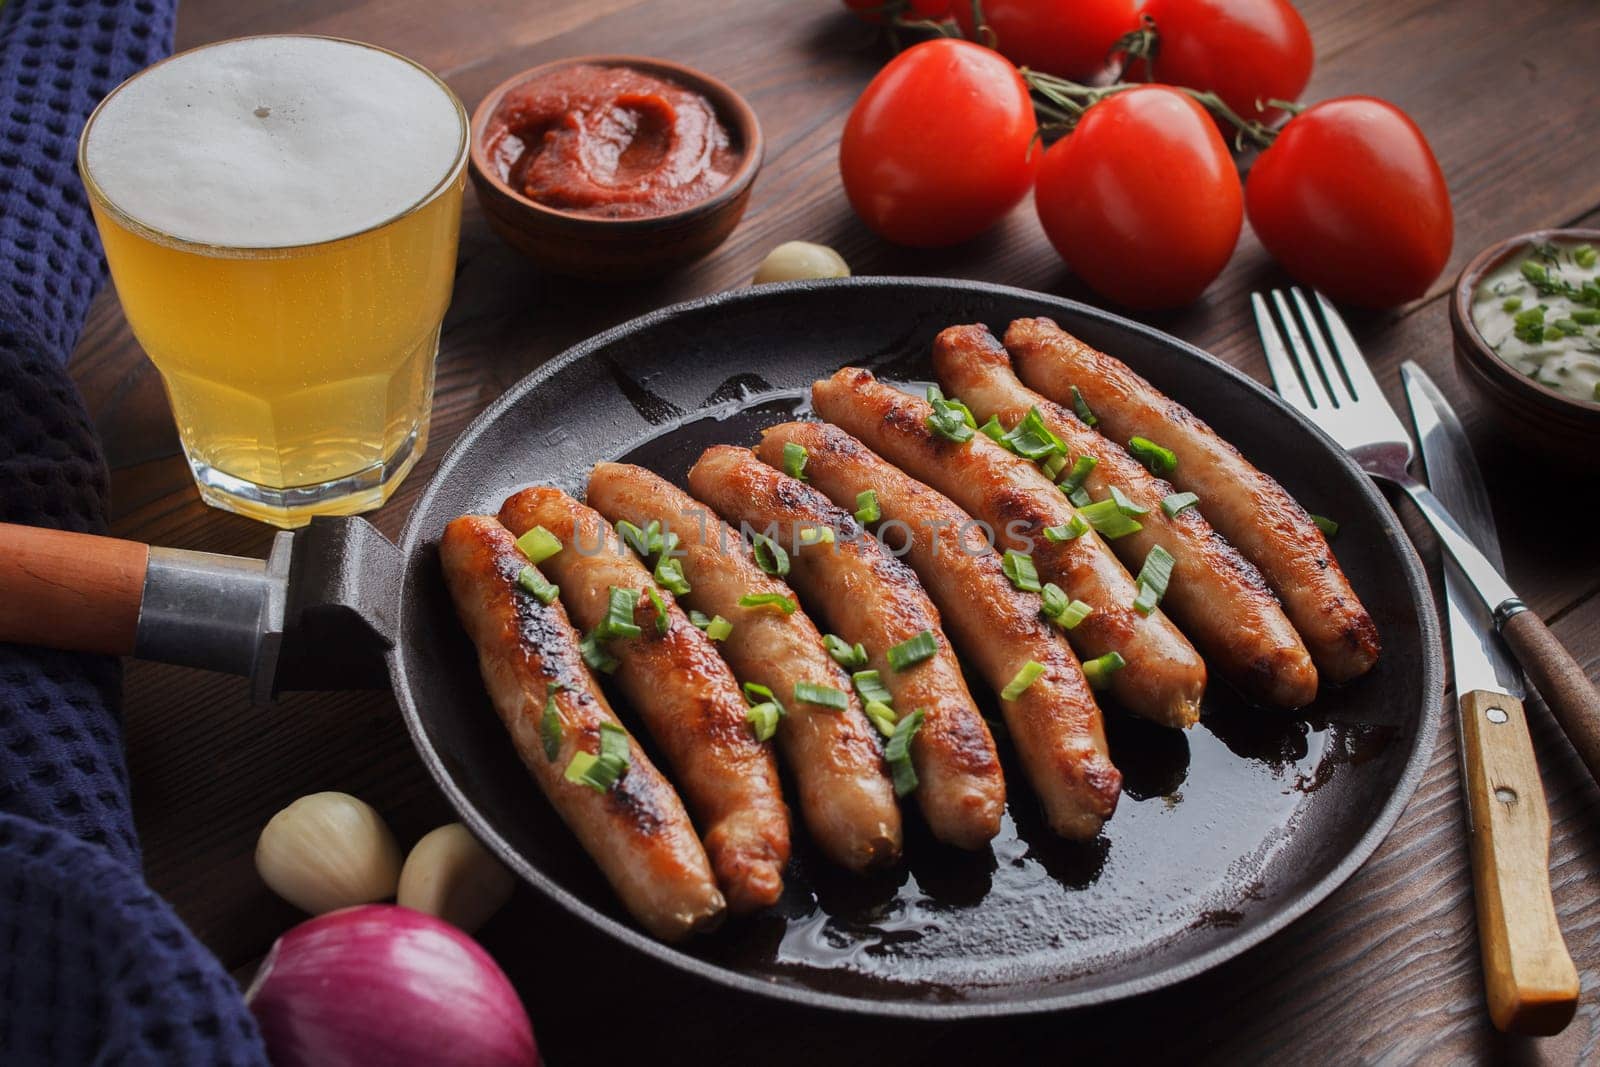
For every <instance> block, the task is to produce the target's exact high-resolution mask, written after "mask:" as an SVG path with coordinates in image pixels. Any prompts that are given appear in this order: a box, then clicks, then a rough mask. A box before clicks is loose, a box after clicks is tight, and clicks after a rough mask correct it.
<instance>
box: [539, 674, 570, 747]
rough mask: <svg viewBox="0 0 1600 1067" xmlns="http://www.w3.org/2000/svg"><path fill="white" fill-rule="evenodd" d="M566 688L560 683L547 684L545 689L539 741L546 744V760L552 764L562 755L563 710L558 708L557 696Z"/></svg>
mask: <svg viewBox="0 0 1600 1067" xmlns="http://www.w3.org/2000/svg"><path fill="white" fill-rule="evenodd" d="M565 688H566V687H565V686H563V685H562V684H561V683H560V682H547V683H545V687H544V692H545V699H544V714H543V715H541V716H539V740H540V741H541V742H542V743H543V744H544V758H545V759H547V760H549V761H550V762H551V763H554V762H555V761H556V757H557V756H559V755H561V709H560V708H559V707H557V706H556V694H557V693H559V692H561V690H562V689H565Z"/></svg>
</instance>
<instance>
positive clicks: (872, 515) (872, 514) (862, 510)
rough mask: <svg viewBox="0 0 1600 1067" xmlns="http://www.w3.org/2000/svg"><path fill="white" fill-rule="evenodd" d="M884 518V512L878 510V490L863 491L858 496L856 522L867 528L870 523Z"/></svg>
mask: <svg viewBox="0 0 1600 1067" xmlns="http://www.w3.org/2000/svg"><path fill="white" fill-rule="evenodd" d="M881 518H883V512H882V511H880V510H879V508H878V491H877V490H876V489H863V490H862V491H861V492H859V493H857V494H856V521H857V522H859V523H861V525H863V526H865V525H866V524H867V523H869V522H877V521H878V520H879V519H881Z"/></svg>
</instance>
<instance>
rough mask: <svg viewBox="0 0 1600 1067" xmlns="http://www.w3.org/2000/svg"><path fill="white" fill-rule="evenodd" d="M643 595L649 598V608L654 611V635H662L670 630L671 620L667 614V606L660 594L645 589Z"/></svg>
mask: <svg viewBox="0 0 1600 1067" xmlns="http://www.w3.org/2000/svg"><path fill="white" fill-rule="evenodd" d="M645 593H646V595H648V596H649V597H650V606H651V607H652V608H654V609H655V613H656V633H658V634H664V633H666V632H667V631H668V630H669V629H671V628H672V619H671V617H670V616H669V615H668V614H667V605H666V603H665V602H664V601H662V599H661V594H660V593H658V592H656V591H655V590H654V589H646V590H645Z"/></svg>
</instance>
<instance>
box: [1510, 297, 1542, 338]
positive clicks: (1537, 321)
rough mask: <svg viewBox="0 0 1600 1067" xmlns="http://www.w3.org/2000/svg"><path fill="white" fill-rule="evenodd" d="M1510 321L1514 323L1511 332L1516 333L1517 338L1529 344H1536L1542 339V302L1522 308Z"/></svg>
mask: <svg viewBox="0 0 1600 1067" xmlns="http://www.w3.org/2000/svg"><path fill="white" fill-rule="evenodd" d="M1511 321H1512V323H1513V324H1514V325H1513V328H1512V332H1513V333H1515V334H1516V335H1517V340H1519V341H1523V342H1525V343H1527V344H1530V345H1536V344H1538V343H1539V342H1541V341H1543V340H1544V305H1543V304H1535V305H1534V306H1533V307H1531V308H1523V309H1522V310H1521V311H1519V312H1517V314H1516V316H1515V317H1514V318H1513V319H1512V320H1511Z"/></svg>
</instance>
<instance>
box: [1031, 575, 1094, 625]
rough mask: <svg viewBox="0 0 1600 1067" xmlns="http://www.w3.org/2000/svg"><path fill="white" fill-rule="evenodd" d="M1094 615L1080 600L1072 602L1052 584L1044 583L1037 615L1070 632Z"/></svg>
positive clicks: (1057, 586) (1092, 610)
mask: <svg viewBox="0 0 1600 1067" xmlns="http://www.w3.org/2000/svg"><path fill="white" fill-rule="evenodd" d="M1093 613H1094V609H1093V608H1091V607H1090V606H1089V605H1087V604H1085V603H1084V602H1083V601H1081V600H1073V599H1072V598H1070V597H1069V596H1067V594H1066V593H1064V592H1062V590H1061V587H1060V586H1059V585H1057V584H1056V583H1054V582H1047V583H1045V587H1044V589H1043V590H1042V591H1041V593H1040V597H1039V614H1040V615H1042V616H1044V617H1045V618H1047V619H1049V620H1050V621H1051V622H1053V623H1055V624H1056V625H1057V626H1059V627H1061V628H1062V629H1063V630H1070V629H1072V628H1073V627H1075V626H1077V625H1078V624H1079V623H1080V622H1082V621H1083V620H1084V619H1087V618H1088V617H1089V616H1090V615H1091V614H1093Z"/></svg>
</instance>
